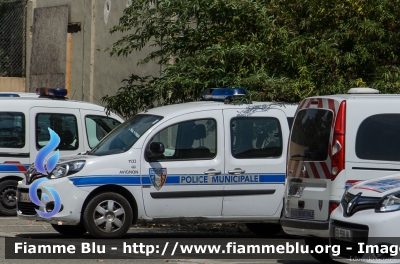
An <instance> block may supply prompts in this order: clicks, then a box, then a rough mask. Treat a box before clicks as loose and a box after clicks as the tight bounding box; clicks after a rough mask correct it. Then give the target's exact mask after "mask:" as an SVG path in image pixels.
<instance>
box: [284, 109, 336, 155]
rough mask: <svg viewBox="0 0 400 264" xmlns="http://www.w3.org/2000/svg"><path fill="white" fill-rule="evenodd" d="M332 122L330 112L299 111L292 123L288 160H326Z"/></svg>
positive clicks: (317, 110) (331, 113)
mask: <svg viewBox="0 0 400 264" xmlns="http://www.w3.org/2000/svg"><path fill="white" fill-rule="evenodd" d="M332 121H333V112H332V111H331V110H327V109H304V110H300V111H299V112H298V113H297V115H296V117H295V120H294V123H293V130H292V135H291V139H290V145H289V158H290V159H292V160H304V161H324V160H326V159H327V157H328V148H329V137H330V134H331V129H332Z"/></svg>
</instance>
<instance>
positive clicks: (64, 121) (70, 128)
mask: <svg viewBox="0 0 400 264" xmlns="http://www.w3.org/2000/svg"><path fill="white" fill-rule="evenodd" d="M35 125H36V147H37V148H38V149H40V148H42V147H44V146H46V145H47V143H49V141H50V134H49V130H48V128H51V129H52V130H54V132H56V133H57V134H58V136H59V137H60V144H59V145H58V149H59V150H75V149H78V147H79V137H78V125H77V121H76V117H75V115H68V114H59V113H57V114H53V113H39V114H37V116H36V124H35Z"/></svg>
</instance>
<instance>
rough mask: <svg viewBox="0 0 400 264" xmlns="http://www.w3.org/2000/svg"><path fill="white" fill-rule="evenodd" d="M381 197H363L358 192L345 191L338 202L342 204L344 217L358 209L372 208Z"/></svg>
mask: <svg viewBox="0 0 400 264" xmlns="http://www.w3.org/2000/svg"><path fill="white" fill-rule="evenodd" d="M380 199H381V198H379V197H364V196H361V193H359V194H356V195H354V194H351V193H349V192H346V193H345V194H344V195H343V198H342V201H341V202H340V203H341V204H342V206H343V214H344V216H345V217H349V216H352V215H353V214H355V213H356V212H358V211H362V210H368V209H374V208H375V206H376V205H377V203H378V202H379V200H380Z"/></svg>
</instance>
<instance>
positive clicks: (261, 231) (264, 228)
mask: <svg viewBox="0 0 400 264" xmlns="http://www.w3.org/2000/svg"><path fill="white" fill-rule="evenodd" d="M245 225H246V227H247V228H248V229H249V230H250V231H251V232H253V233H254V234H256V235H259V236H265V237H269V236H274V235H276V234H278V233H279V232H281V231H282V226H281V225H279V224H270V223H247V224H245Z"/></svg>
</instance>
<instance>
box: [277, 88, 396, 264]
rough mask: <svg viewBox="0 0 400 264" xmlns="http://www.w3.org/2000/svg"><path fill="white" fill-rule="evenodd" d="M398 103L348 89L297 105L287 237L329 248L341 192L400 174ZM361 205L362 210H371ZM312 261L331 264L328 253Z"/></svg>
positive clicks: (290, 155) (290, 157)
mask: <svg viewBox="0 0 400 264" xmlns="http://www.w3.org/2000/svg"><path fill="white" fill-rule="evenodd" d="M399 102H400V96H399V95H398V94H379V91H378V90H375V89H372V88H352V89H350V90H349V91H348V94H337V95H327V96H315V97H310V98H306V99H304V100H303V101H302V102H301V103H300V105H299V109H298V110H297V113H296V116H295V119H294V121H293V128H292V131H291V135H290V138H289V150H288V157H287V184H286V191H285V209H284V214H283V216H282V218H281V221H280V223H281V225H282V227H283V230H284V231H285V232H286V233H288V234H291V235H299V236H304V237H306V239H305V242H306V244H308V245H310V246H314V245H321V244H328V243H329V218H330V214H331V213H332V212H333V210H335V209H336V208H337V207H338V206H339V204H340V201H341V199H342V195H343V192H344V191H345V188H347V187H349V186H351V185H352V184H354V183H356V182H358V181H363V180H368V179H373V178H377V177H382V176H386V175H390V174H393V173H394V172H396V171H400V151H399V149H400V133H399V131H400V114H399V113H400V104H399ZM364 205H365V204H364ZM364 205H361V204H360V205H359V208H360V210H363V208H364V209H367V208H370V206H371V205H368V206H364ZM336 225H337V226H338V227H340V225H341V224H340V221H339V223H336ZM343 228H344V229H346V228H347V226H346V225H344V226H343ZM311 255H312V256H313V257H314V258H316V259H317V260H320V261H322V262H324V263H326V262H328V261H330V256H329V254H328V253H327V252H326V253H325V254H317V253H312V254H311Z"/></svg>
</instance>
